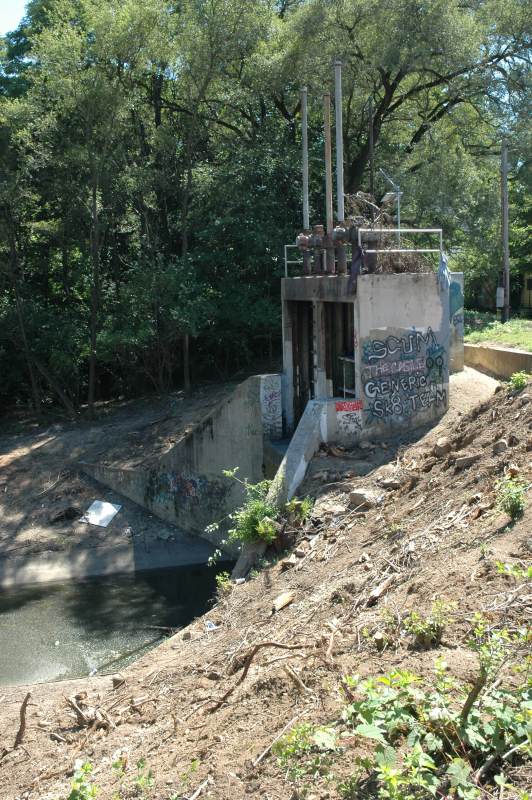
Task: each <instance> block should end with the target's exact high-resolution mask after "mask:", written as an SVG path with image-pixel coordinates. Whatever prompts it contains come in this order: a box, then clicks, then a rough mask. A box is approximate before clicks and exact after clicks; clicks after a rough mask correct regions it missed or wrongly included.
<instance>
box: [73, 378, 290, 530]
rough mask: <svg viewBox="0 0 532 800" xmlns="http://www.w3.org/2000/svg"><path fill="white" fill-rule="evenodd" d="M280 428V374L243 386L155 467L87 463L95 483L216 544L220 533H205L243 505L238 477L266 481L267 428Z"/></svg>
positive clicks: (274, 432) (274, 430)
mask: <svg viewBox="0 0 532 800" xmlns="http://www.w3.org/2000/svg"><path fill="white" fill-rule="evenodd" d="M265 425H266V428H267V430H268V432H269V433H270V434H271V435H272V436H276V435H278V434H279V432H280V428H281V397H280V376H278V375H265V376H262V375H255V376H253V377H251V378H248V379H247V380H246V381H244V382H243V383H241V384H240V385H239V386H238V387H237V388H236V389H235V391H234V393H233V394H232V395H231V396H230V397H229V398H227V399H226V400H224V401H223V402H222V403H220V405H219V406H217V408H215V409H214V411H212V412H210V413H209V414H208V415H207V416H206V417H205V418H204V419H203V420H201V421H200V422H199V423H198V424H197V425H195V426H194V428H193V429H192V430H191V431H190V432H189V433H188V434H186V435H185V436H184V437H183V439H181V440H180V441H179V442H178V443H177V444H175V445H174V446H173V447H172V448H171V449H170V450H169V451H168V452H167V453H165V454H164V455H162V456H161V457H160V458H159V459H158V460H157V462H156V463H154V464H152V465H150V466H149V467H146V468H144V469H122V468H120V467H110V466H105V465H100V464H83V465H82V467H83V469H84V470H85V471H86V472H87V473H88V474H90V475H91V476H92V477H94V478H95V479H96V480H98V481H101V482H102V483H104V484H106V485H108V486H110V487H112V488H113V489H114V490H115V491H117V492H119V493H121V494H123V495H125V496H126V497H129V498H130V499H131V500H133V501H135V502H136V503H139V505H142V506H144V507H146V508H148V509H149V510H150V511H152V512H153V513H154V514H155V515H157V516H159V517H161V518H162V519H164V520H167V521H169V522H172V523H174V524H175V525H177V526H178V527H179V528H181V529H182V530H184V531H187V532H191V533H195V534H197V535H200V536H203V537H204V538H207V539H208V540H209V541H211V542H212V543H213V544H216V545H218V544H219V542H220V539H221V536H222V534H221V533H219V532H216V531H214V532H211V533H206V532H205V528H206V527H207V526H209V525H211V524H212V523H213V522H218V521H219V520H221V519H222V518H224V517H226V516H227V514H229V513H230V512H231V511H233V510H234V509H235V508H236V507H237V506H238V505H239V504H240V503H241V501H242V498H243V489H242V487H241V486H240V484H239V483H237V482H236V481H234V480H232V479H230V478H226V477H225V476H224V475H223V470H227V469H233V468H234V467H238V473H237V475H238V477H239V478H240V479H241V480H244V479H245V478H247V479H248V480H249V481H251V482H253V483H255V482H257V481H260V480H262V479H263V475H264V473H263V428H264V426H265Z"/></svg>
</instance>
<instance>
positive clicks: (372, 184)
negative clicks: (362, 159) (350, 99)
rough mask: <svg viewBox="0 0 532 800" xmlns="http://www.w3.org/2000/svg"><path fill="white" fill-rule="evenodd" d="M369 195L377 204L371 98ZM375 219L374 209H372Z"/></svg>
mask: <svg viewBox="0 0 532 800" xmlns="http://www.w3.org/2000/svg"><path fill="white" fill-rule="evenodd" d="M368 114H369V134H368V138H369V193H370V194H371V197H372V199H373V202H375V146H374V142H373V98H372V97H370V98H369V108H368ZM371 217H372V219H373V208H372V209H371Z"/></svg>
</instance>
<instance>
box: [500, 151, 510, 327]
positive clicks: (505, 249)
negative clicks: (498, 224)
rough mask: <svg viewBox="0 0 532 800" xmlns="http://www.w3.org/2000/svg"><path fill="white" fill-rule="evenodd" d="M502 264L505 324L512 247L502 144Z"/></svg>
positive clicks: (504, 152)
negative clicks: (509, 239)
mask: <svg viewBox="0 0 532 800" xmlns="http://www.w3.org/2000/svg"><path fill="white" fill-rule="evenodd" d="M501 206H502V209H501V210H502V262H503V271H504V320H503V321H504V322H508V320H509V319H510V246H509V241H508V143H507V142H506V140H504V141H503V143H502V158H501Z"/></svg>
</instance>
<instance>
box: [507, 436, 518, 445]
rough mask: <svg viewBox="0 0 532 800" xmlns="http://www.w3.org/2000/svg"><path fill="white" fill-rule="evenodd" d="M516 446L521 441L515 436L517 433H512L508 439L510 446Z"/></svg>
mask: <svg viewBox="0 0 532 800" xmlns="http://www.w3.org/2000/svg"><path fill="white" fill-rule="evenodd" d="M516 444H519V439H518V438H517V436H516V435H515V433H511V434H510V435H509V437H508V445H509V446H510V447H515V445H516Z"/></svg>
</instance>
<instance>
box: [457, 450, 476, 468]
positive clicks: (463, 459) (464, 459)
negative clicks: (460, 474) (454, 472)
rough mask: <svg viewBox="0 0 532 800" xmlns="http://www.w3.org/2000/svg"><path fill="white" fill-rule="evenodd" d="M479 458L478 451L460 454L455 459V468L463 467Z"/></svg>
mask: <svg viewBox="0 0 532 800" xmlns="http://www.w3.org/2000/svg"><path fill="white" fill-rule="evenodd" d="M479 458H480V453H470V454H469V455H468V456H460V457H459V458H457V459H456V461H455V467H456V469H465V468H466V467H470V466H471V464H474V463H475V461H478V459H479Z"/></svg>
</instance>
